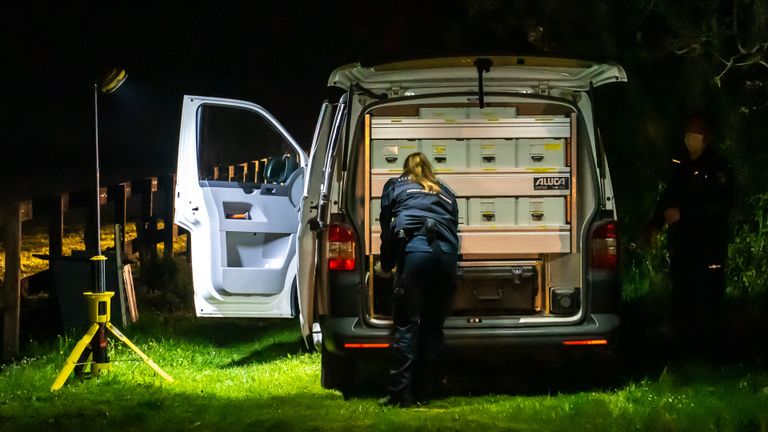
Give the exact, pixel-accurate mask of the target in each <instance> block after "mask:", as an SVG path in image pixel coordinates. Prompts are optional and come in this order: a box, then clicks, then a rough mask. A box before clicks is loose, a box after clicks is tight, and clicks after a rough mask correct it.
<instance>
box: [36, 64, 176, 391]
mask: <svg viewBox="0 0 768 432" xmlns="http://www.w3.org/2000/svg"><path fill="white" fill-rule="evenodd" d="M126 78H128V74H127V73H125V70H123V69H112V70H111V71H110V72H109V73H108V74H107V75H106V76H105V77H104V79H103V80H102V82H101V83H96V82H95V83H93V117H94V137H95V141H96V239H97V240H96V241H97V243H96V244H97V247H96V255H94V256H93V257H92V258H91V262H92V263H93V269H94V275H95V276H94V285H95V286H94V290H93V292H86V293H83V295H84V296H85V298H86V302H87V304H88V318H89V320H90V322H91V324H90V326H89V327H88V331H86V333H85V335H84V336H83V338H82V339H80V341H79V342H78V343H77V344H76V345H75V348H74V349H73V350H72V352H71V353H70V354H69V357H67V360H66V361H65V362H64V367H63V368H62V369H61V371H59V374H58V375H57V376H56V380H55V381H54V382H53V385H51V391H55V390H59V389H60V388H61V387H62V386H63V385H64V383H65V382H66V381H67V378H68V377H69V375H70V374H71V373H72V372H73V371H74V370H75V367H76V366H77V365H82V364H85V363H90V365H91V374H92V375H94V376H97V375H99V374H100V373H101V371H104V370H109V369H110V367H111V365H110V363H109V357H108V356H107V332H106V331H107V330H109V331H110V332H111V333H112V334H113V335H114V336H115V337H116V338H117V339H119V340H120V341H121V342H123V343H124V344H125V345H127V346H128V347H129V348H130V349H132V350H133V351H134V352H135V353H136V354H137V355H138V356H139V357H140V358H141V359H142V360H143V361H144V363H146V364H147V366H149V367H150V368H152V369H153V370H154V371H155V372H157V374H158V375H160V376H161V377H163V379H165V380H166V381H169V382H173V378H172V377H171V376H170V375H168V374H167V373H165V371H163V370H162V369H161V368H160V366H158V365H157V364H155V362H154V361H152V359H150V358H149V357H147V355H146V354H144V353H143V352H141V350H140V349H139V348H138V347H137V346H136V345H134V344H133V343H132V342H131V341H130V340H129V339H128V338H127V337H126V336H125V335H124V334H122V333H121V332H120V331H119V330H118V329H117V328H116V327H115V326H114V325H112V323H111V322H110V311H111V305H110V301H111V299H112V296H113V295H114V294H115V293H114V292H107V291H106V279H105V273H106V271H105V267H106V266H105V263H106V261H107V258H106V257H105V256H103V255H102V254H101V208H100V207H101V200H100V196H99V194H100V190H101V180H100V178H99V92H101V93H104V94H110V93H113V92H114V91H115V90H117V88H118V87H120V85H121V84H123V83H124V82H125V79H126ZM89 352H90V355H92V357H91V361H90V362H89V361H88V357H89V354H88V353H89Z"/></svg>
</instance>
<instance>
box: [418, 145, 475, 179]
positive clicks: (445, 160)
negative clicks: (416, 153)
mask: <svg viewBox="0 0 768 432" xmlns="http://www.w3.org/2000/svg"><path fill="white" fill-rule="evenodd" d="M420 148H421V152H422V153H424V154H425V155H426V156H427V158H428V159H429V161H430V162H431V163H432V168H434V170H435V172H441V171H442V172H445V171H456V170H464V169H466V168H467V140H464V139H454V140H451V139H432V140H421V144H420Z"/></svg>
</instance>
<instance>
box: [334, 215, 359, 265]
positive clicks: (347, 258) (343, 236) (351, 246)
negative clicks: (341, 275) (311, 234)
mask: <svg viewBox="0 0 768 432" xmlns="http://www.w3.org/2000/svg"><path fill="white" fill-rule="evenodd" d="M328 269H329V270H354V269H355V234H354V233H353V232H352V229H351V228H349V227H346V226H342V225H329V226H328Z"/></svg>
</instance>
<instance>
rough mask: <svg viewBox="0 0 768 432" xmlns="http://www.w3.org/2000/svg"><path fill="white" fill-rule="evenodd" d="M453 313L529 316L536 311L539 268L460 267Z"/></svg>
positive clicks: (526, 266) (524, 266)
mask: <svg viewBox="0 0 768 432" xmlns="http://www.w3.org/2000/svg"><path fill="white" fill-rule="evenodd" d="M459 273H460V274H459V278H458V284H457V286H456V293H455V295H454V297H453V305H452V309H453V313H452V314H453V315H487V314H493V315H496V314H498V315H512V314H514V315H527V314H533V313H535V312H536V303H535V302H536V293H537V291H538V290H537V286H536V285H537V281H538V277H537V274H536V267H535V266H532V265H520V266H505V267H464V268H462V269H460V272H459Z"/></svg>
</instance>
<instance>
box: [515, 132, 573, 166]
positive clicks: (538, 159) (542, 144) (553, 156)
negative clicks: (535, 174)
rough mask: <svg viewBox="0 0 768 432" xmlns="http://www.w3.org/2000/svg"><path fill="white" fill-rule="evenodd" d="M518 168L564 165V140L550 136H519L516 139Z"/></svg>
mask: <svg viewBox="0 0 768 432" xmlns="http://www.w3.org/2000/svg"><path fill="white" fill-rule="evenodd" d="M517 166H518V167H519V168H544V167H546V168H552V167H564V166H565V140H564V139H552V138H535V139H533V138H520V139H518V140H517Z"/></svg>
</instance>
